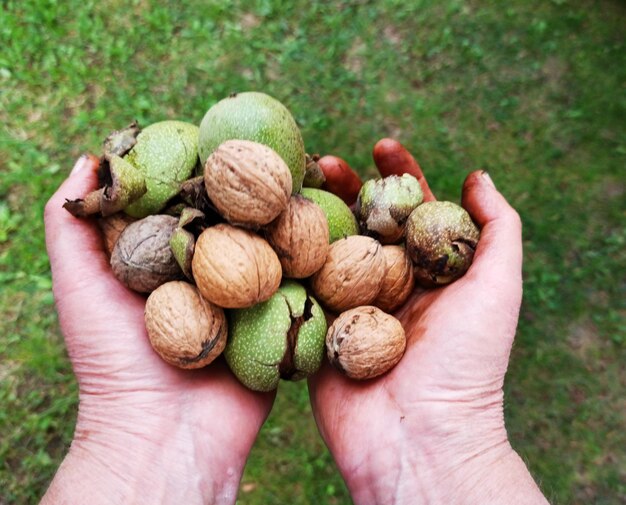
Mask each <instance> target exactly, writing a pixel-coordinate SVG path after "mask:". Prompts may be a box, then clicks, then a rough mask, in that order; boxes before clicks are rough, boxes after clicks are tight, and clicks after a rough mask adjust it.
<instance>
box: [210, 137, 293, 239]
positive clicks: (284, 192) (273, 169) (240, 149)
mask: <svg viewBox="0 0 626 505" xmlns="http://www.w3.org/2000/svg"><path fill="white" fill-rule="evenodd" d="M204 184H205V186H206V191H207V193H208V195H209V198H211V201H212V202H213V204H214V205H215V207H217V209H218V210H219V211H220V214H222V216H224V218H226V220H227V221H228V222H230V223H233V224H238V225H241V226H245V227H248V228H258V227H259V226H263V225H265V224H268V223H269V222H271V221H273V220H274V219H275V218H276V217H277V216H278V214H280V213H281V212H282V211H283V210H285V208H286V207H287V203H288V202H289V197H290V196H291V189H292V179H291V172H290V171H289V167H288V166H287V164H286V163H285V162H284V161H283V159H282V158H281V157H280V156H279V155H278V154H277V153H276V152H275V151H274V150H272V149H271V148H269V147H268V146H266V145H263V144H259V143H258V142H251V141H249V140H228V141H226V142H224V143H223V144H220V146H219V147H218V148H217V149H216V150H215V151H214V152H213V153H212V154H211V156H209V158H208V159H207V161H206V164H205V168H204Z"/></svg>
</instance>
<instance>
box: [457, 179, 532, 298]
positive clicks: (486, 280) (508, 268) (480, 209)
mask: <svg viewBox="0 0 626 505" xmlns="http://www.w3.org/2000/svg"><path fill="white" fill-rule="evenodd" d="M462 203H463V207H464V208H465V209H466V210H467V211H468V212H469V214H470V215H471V216H472V219H474V221H475V222H476V224H478V226H479V227H480V228H481V234H480V240H479V241H478V245H477V247H476V252H475V254H474V260H473V263H472V266H471V267H470V269H469V270H468V272H467V274H466V277H467V279H468V281H470V280H471V281H473V282H476V283H477V284H478V285H480V286H481V288H484V289H486V290H490V291H491V292H497V293H499V295H501V296H504V299H501V300H500V302H501V303H504V304H505V306H506V305H508V306H519V304H520V303H521V294H522V222H521V219H520V217H519V214H518V213H517V212H516V211H515V209H513V207H511V206H510V205H509V203H508V202H507V201H506V199H505V198H504V197H503V196H502V194H500V193H499V192H498V190H497V189H496V187H495V185H494V183H493V181H492V180H491V178H490V177H489V175H488V174H487V173H486V172H484V171H476V172H472V173H471V174H469V175H468V176H467V178H466V179H465V183H464V185H463V198H462ZM487 292H489V291H487Z"/></svg>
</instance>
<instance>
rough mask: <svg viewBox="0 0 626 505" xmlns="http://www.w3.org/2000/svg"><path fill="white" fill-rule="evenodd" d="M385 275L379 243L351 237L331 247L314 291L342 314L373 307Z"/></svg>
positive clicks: (361, 237)
mask: <svg viewBox="0 0 626 505" xmlns="http://www.w3.org/2000/svg"><path fill="white" fill-rule="evenodd" d="M384 274H385V258H384V256H383V253H382V246H381V245H380V243H379V242H377V241H376V240H374V239H373V238H371V237H364V236H362V235H352V236H349V237H346V238H343V239H340V240H337V241H336V242H333V243H332V244H331V245H330V251H329V253H328V257H327V258H326V262H325V263H324V265H323V266H322V268H321V269H320V270H319V271H318V272H317V273H315V275H313V277H312V278H311V287H312V289H313V292H314V293H315V295H316V296H317V298H318V299H319V300H320V301H321V302H322V303H323V304H324V305H325V306H326V308H328V309H330V310H332V311H335V312H341V311H343V310H347V309H351V308H353V307H358V306H359V305H368V304H370V303H372V302H373V301H374V299H375V298H376V295H377V294H378V292H379V291H380V285H381V282H382V280H383V275H384Z"/></svg>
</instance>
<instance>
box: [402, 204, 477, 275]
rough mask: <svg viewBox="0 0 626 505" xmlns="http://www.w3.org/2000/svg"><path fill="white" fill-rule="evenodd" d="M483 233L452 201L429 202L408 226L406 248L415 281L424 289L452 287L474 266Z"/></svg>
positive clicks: (418, 210) (408, 222) (420, 209)
mask: <svg viewBox="0 0 626 505" xmlns="http://www.w3.org/2000/svg"><path fill="white" fill-rule="evenodd" d="M479 238H480V231H479V229H478V228H477V227H476V225H475V224H474V222H473V221H472V218H471V217H470V215H469V214H468V213H467V211H465V209H463V207H460V206H459V205H456V204H455V203H452V202H427V203H423V204H422V205H420V206H419V207H417V208H416V209H415V210H414V211H413V212H411V215H410V216H409V219H408V220H407V223H406V249H407V252H408V253H409V256H410V257H411V260H412V261H413V263H414V265H415V268H414V273H415V280H416V281H417V282H418V283H419V284H421V285H422V286H424V287H435V286H442V285H445V284H449V283H451V282H453V281H454V280H456V279H458V278H459V277H461V276H462V275H463V274H464V273H465V272H466V271H467V269H468V268H469V267H470V265H471V264H472V259H473V258H474V251H475V249H476V245H477V243H478V240H479Z"/></svg>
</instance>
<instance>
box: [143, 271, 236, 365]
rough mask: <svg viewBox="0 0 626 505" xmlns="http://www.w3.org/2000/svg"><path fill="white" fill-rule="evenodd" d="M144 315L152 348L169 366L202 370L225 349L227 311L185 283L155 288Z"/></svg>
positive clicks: (174, 282) (171, 283)
mask: <svg viewBox="0 0 626 505" xmlns="http://www.w3.org/2000/svg"><path fill="white" fill-rule="evenodd" d="M144 316H145V322H146V330H147V331H148V337H149V338H150V343H151V344H152V347H153V348H154V350H155V351H156V352H157V353H158V354H159V355H160V356H161V358H163V360H165V361H166V362H167V363H169V364H170V365H174V366H177V367H179V368H200V367H203V366H206V365H208V364H209V363H211V362H212V361H213V360H214V359H215V358H216V357H217V356H219V355H220V354H221V353H222V351H223V350H224V347H226V339H227V336H228V325H227V322H226V316H225V315H224V311H223V310H222V309H221V308H220V307H217V306H215V305H213V304H212V303H210V302H208V301H206V300H205V299H204V298H202V296H200V293H198V290H197V289H196V288H195V287H194V286H192V285H191V284H188V283H186V282H182V281H172V282H167V283H165V284H163V285H162V286H159V287H158V288H157V289H155V290H154V291H153V292H152V293H151V294H150V296H149V297H148V301H147V302H146V309H145V313H144Z"/></svg>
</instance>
